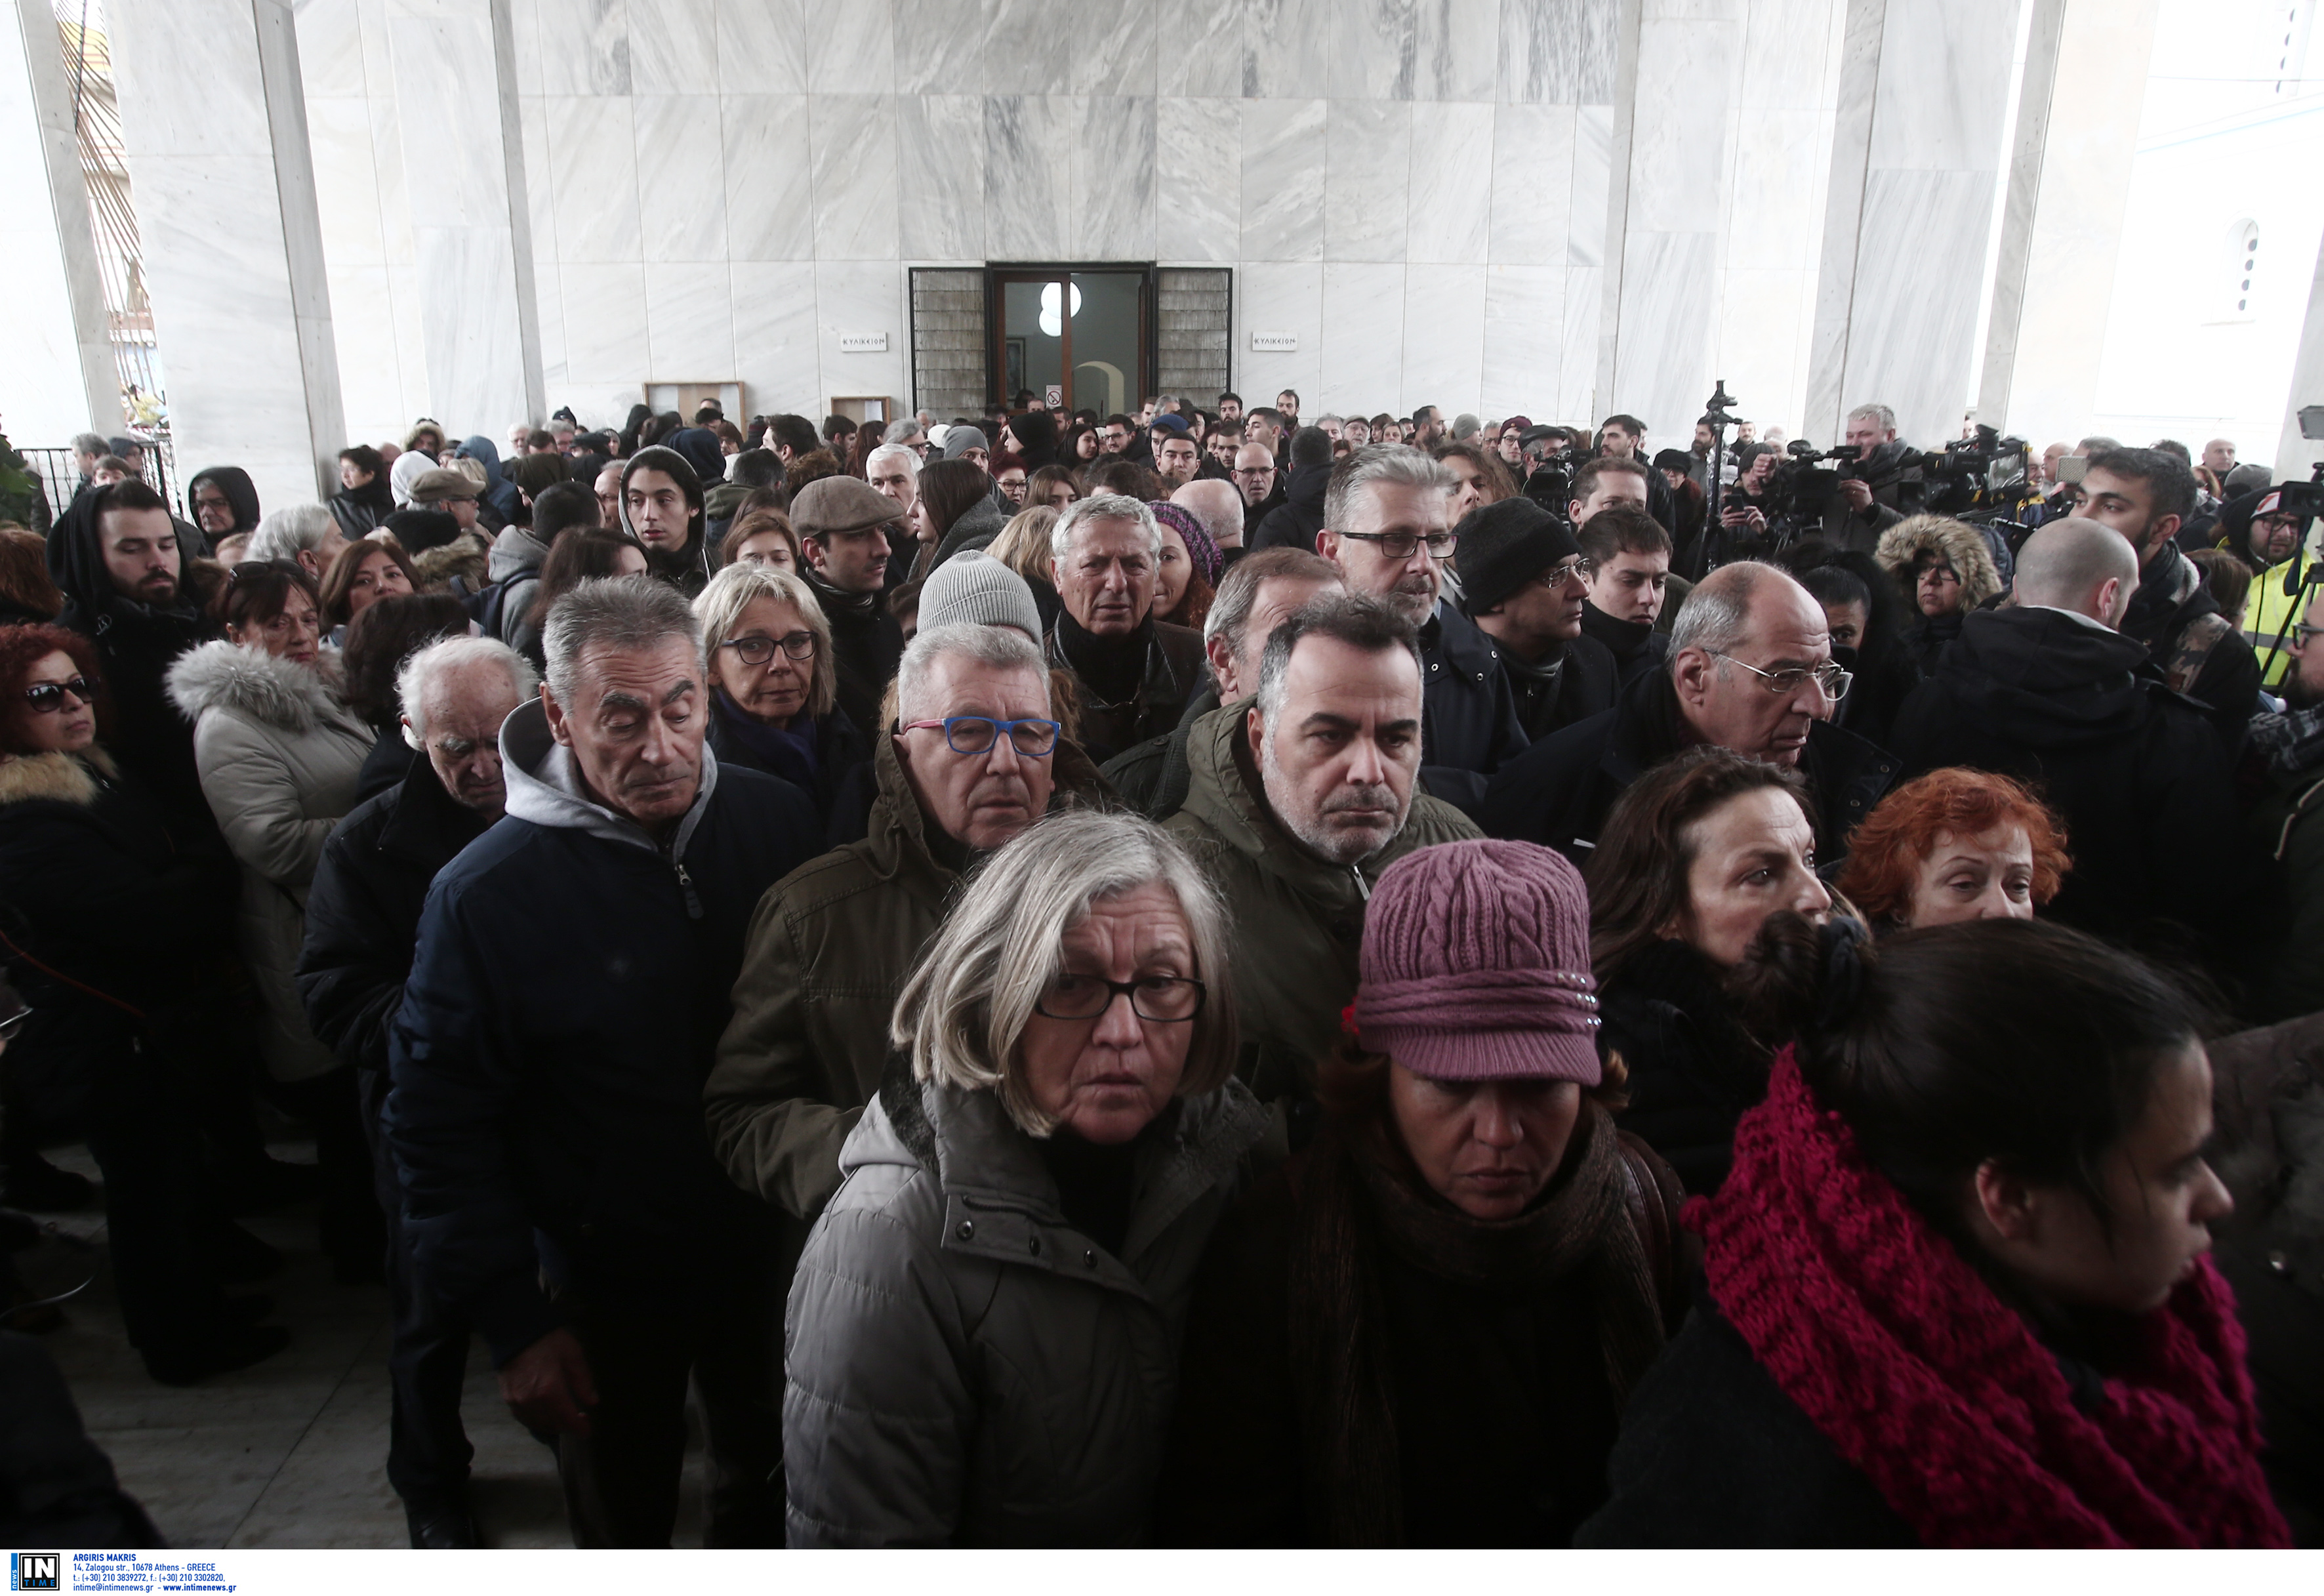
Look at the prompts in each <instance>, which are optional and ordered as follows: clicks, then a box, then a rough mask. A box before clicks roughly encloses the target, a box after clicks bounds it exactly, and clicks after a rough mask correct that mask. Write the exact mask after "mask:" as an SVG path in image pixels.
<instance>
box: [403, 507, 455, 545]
mask: <svg viewBox="0 0 2324 1596" xmlns="http://www.w3.org/2000/svg"><path fill="white" fill-rule="evenodd" d="M385 525H386V527H387V530H389V531H391V532H393V533H394V534H395V540H396V541H397V542H399V543H401V544H402V545H403V552H404V553H406V554H425V553H427V552H428V550H429V549H441V548H443V547H444V546H445V545H446V544H447V543H449V542H451V541H452V540H455V539H457V537H459V535H460V523H459V522H458V521H455V520H453V519H452V514H451V512H449V511H447V510H399V511H397V512H395V513H394V514H392V515H391V516H389V517H388V518H387V521H386V522H385Z"/></svg>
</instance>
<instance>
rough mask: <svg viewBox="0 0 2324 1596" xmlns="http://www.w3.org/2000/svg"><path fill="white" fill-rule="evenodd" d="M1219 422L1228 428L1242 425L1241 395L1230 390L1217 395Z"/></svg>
mask: <svg viewBox="0 0 2324 1596" xmlns="http://www.w3.org/2000/svg"><path fill="white" fill-rule="evenodd" d="M1219 420H1222V421H1224V422H1226V423H1227V424H1228V425H1230V426H1236V427H1240V425H1241V423H1242V395H1241V394H1240V393H1237V392H1233V391H1231V390H1230V391H1228V392H1224V393H1222V394H1220V395H1219Z"/></svg>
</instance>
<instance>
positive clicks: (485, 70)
mask: <svg viewBox="0 0 2324 1596" xmlns="http://www.w3.org/2000/svg"><path fill="white" fill-rule="evenodd" d="M386 20H387V30H388V41H389V54H390V59H391V60H392V63H393V66H394V69H395V101H396V113H397V115H398V117H399V118H400V119H401V124H402V134H403V152H402V153H403V163H404V167H405V169H406V171H407V173H408V174H410V179H411V183H410V189H409V195H408V202H409V204H410V207H411V219H412V223H413V225H414V226H438V227H444V226H455V227H457V226H499V227H502V228H503V229H505V228H506V227H507V226H509V189H508V166H507V163H506V161H504V160H503V158H502V156H503V152H502V147H501V136H502V129H501V115H500V104H499V101H498V98H497V97H496V92H495V91H496V88H497V84H496V79H495V75H494V72H493V23H492V12H491V9H490V7H489V5H486V4H485V3H484V0H462V3H458V4H417V5H415V4H413V3H412V0H390V3H389V5H388V8H387V19H386ZM447 63H453V64H450V65H447Z"/></svg>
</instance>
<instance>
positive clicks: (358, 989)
mask: <svg viewBox="0 0 2324 1596" xmlns="http://www.w3.org/2000/svg"><path fill="white" fill-rule="evenodd" d="M489 824H490V823H489V822H488V821H486V820H485V818H484V816H482V815H479V814H477V813H476V812H475V810H474V809H470V808H466V807H463V806H462V805H460V804H457V803H455V802H454V801H453V799H452V795H451V794H450V793H447V792H446V791H445V790H444V784H443V782H441V781H440V780H438V779H437V776H436V770H435V767H434V766H432V765H430V764H429V762H428V761H426V760H424V759H418V758H416V757H415V759H414V761H413V763H412V765H411V768H410V770H409V772H408V773H406V775H405V776H404V778H403V780H401V781H399V782H397V783H396V784H395V785H394V786H392V787H391V788H389V789H387V790H386V791H384V792H383V793H380V794H379V795H378V796H377V797H375V798H367V799H365V800H364V802H362V803H360V804H358V805H356V806H355V807H354V808H353V809H352V810H350V811H348V813H347V816H346V818H345V819H344V820H341V821H340V822H339V823H338V825H337V826H334V827H333V828H332V830H331V835H330V838H329V840H328V841H327V842H325V843H324V844H323V856H322V858H321V859H320V860H318V862H317V863H316V865H315V879H314V881H313V883H312V884H311V885H310V886H309V887H308V889H307V941H306V946H304V947H303V948H302V949H301V950H300V955H299V973H298V978H299V997H300V1001H301V1002H303V1003H304V1004H305V1005H306V1009H307V1023H308V1024H309V1026H311V1027H312V1028H313V1029H314V1032H315V1037H316V1039H317V1040H318V1041H320V1042H321V1043H322V1044H323V1045H324V1046H325V1047H328V1048H330V1050H331V1051H332V1052H333V1053H334V1054H336V1055H337V1056H338V1060H339V1062H340V1063H342V1064H346V1065H352V1066H355V1068H357V1069H368V1070H379V1071H385V1070H386V1068H387V1038H388V1027H389V1025H390V1023H391V1022H392V1020H393V1019H395V1011H396V1010H397V1009H399V1008H400V1007H401V1006H402V1003H403V983H404V980H405V978H406V977H407V976H409V975H410V973H411V955H412V951H413V945H414V942H415V941H416V939H417V938H418V936H419V934H420V909H421V908H422V906H423V905H425V904H426V903H427V901H428V888H429V883H431V882H432V881H435V879H436V876H437V872H439V871H441V870H442V869H443V868H444V867H445V866H446V865H447V864H449V863H452V861H453V859H454V858H455V857H456V856H457V854H458V853H459V852H460V850H461V849H463V848H465V847H466V846H467V845H468V844H470V843H473V842H475V840H476V839H477V838H478V837H480V836H482V835H484V832H485V830H486V829H487V827H488V826H489Z"/></svg>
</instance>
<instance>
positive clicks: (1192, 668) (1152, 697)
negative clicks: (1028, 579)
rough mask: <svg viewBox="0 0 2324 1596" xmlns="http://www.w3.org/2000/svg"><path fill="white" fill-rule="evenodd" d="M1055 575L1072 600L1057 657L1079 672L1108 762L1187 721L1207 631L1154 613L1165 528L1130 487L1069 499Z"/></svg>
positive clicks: (1053, 647) (1088, 714)
mask: <svg viewBox="0 0 2324 1596" xmlns="http://www.w3.org/2000/svg"><path fill="white" fill-rule="evenodd" d="M1049 554H1050V572H1051V575H1050V581H1051V584H1052V585H1053V586H1055V587H1056V590H1057V596H1058V598H1059V599H1060V600H1061V601H1063V606H1064V607H1063V608H1062V609H1060V610H1059V612H1058V613H1057V619H1056V624H1054V625H1053V626H1051V627H1050V629H1049V636H1048V658H1049V663H1050V664H1051V665H1052V666H1053V667H1056V669H1061V670H1067V671H1070V672H1072V673H1073V677H1074V682H1075V684H1076V685H1077V686H1078V687H1079V688H1080V691H1081V699H1082V744H1083V746H1084V747H1085V748H1087V749H1088V750H1089V754H1090V757H1091V758H1092V759H1093V760H1096V761H1098V762H1099V763H1100V764H1102V763H1104V762H1105V761H1107V760H1110V759H1111V758H1112V757H1113V756H1114V755H1115V754H1117V753H1120V752H1122V751H1123V750H1124V749H1127V748H1129V747H1130V746H1132V745H1133V744H1135V743H1141V742H1143V741H1145V740H1146V739H1147V738H1148V737H1153V736H1157V735H1159V734H1160V733H1164V732H1167V731H1169V730H1170V729H1171V728H1172V727H1173V726H1176V724H1178V717H1179V716H1180V715H1182V714H1183V713H1185V707H1186V700H1187V699H1188V698H1190V697H1193V696H1194V693H1195V691H1196V689H1197V688H1198V687H1199V686H1200V684H1201V679H1202V670H1203V638H1202V634H1201V633H1200V632H1196V631H1194V629H1193V628H1192V627H1186V626H1173V625H1171V624H1170V623H1167V622H1165V621H1157V620H1156V619H1155V618H1154V614H1153V610H1154V585H1155V584H1154V578H1155V573H1156V570H1157V567H1158V566H1159V564H1160V561H1161V555H1162V529H1161V526H1160V525H1159V523H1157V521H1155V519H1154V512H1152V511H1151V510H1148V508H1147V507H1146V506H1145V505H1144V504H1142V503H1139V501H1138V500H1136V499H1132V498H1130V497H1127V496H1126V495H1124V494H1092V495H1091V496H1090V497H1088V498H1086V499H1083V500H1080V501H1078V502H1076V503H1073V504H1070V505H1068V506H1066V508H1065V513H1064V514H1063V515H1060V516H1059V517H1057V524H1056V527H1055V528H1054V529H1053V530H1051V532H1050V534H1049Z"/></svg>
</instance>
